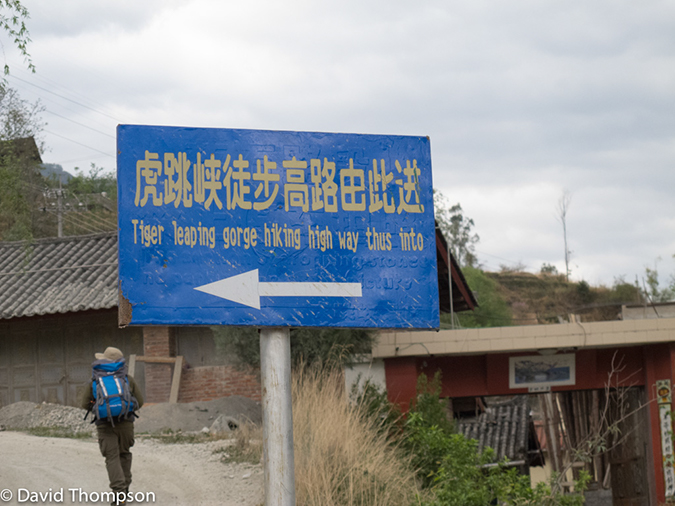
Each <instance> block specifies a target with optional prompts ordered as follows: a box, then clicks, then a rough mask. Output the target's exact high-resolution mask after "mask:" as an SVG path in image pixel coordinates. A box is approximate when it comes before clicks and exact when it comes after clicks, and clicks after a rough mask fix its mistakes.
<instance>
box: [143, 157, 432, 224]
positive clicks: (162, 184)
mask: <svg viewBox="0 0 675 506" xmlns="http://www.w3.org/2000/svg"><path fill="white" fill-rule="evenodd" d="M368 163H369V164H370V165H367V166H365V167H364V166H363V165H362V166H360V167H359V166H358V165H357V163H355V160H354V159H353V158H350V159H349V161H348V162H347V163H345V164H344V166H342V167H339V166H338V164H337V163H336V162H335V161H332V160H329V159H328V158H323V159H319V158H312V159H310V160H301V159H297V158H296V157H295V156H293V157H292V158H291V159H290V160H278V161H274V160H270V159H269V157H268V156H267V155H265V156H263V157H262V159H256V160H254V161H250V160H247V159H246V158H244V156H243V155H242V154H241V153H239V154H237V155H236V156H231V155H230V154H227V155H226V156H225V159H219V158H217V157H216V155H215V154H214V153H211V154H210V155H209V156H208V158H207V157H206V155H205V154H203V153H201V152H199V153H196V154H195V155H194V156H192V155H190V156H189V155H188V153H186V152H179V153H162V154H161V156H160V153H152V152H150V151H147V150H146V151H145V155H144V158H143V159H142V160H138V161H137V162H136V193H135V198H134V204H135V206H136V207H145V206H155V207H160V206H169V205H170V206H173V207H174V208H178V207H180V206H182V207H184V208H190V207H192V206H193V205H200V206H203V208H204V209H206V210H211V209H218V210H221V209H223V208H226V209H227V210H236V209H244V210H254V211H264V210H267V209H271V208H272V207H273V205H275V202H276V201H277V199H282V200H283V201H282V202H277V204H278V205H279V207H283V209H284V210H285V211H286V212H288V211H292V210H294V209H296V210H300V211H302V212H324V213H336V212H338V211H347V212H369V213H378V212H382V213H386V214H392V213H398V214H401V213H423V212H424V205H423V204H422V200H421V198H420V193H421V188H420V174H421V169H420V167H418V166H417V160H415V159H413V160H403V161H399V160H395V161H394V163H393V167H387V163H386V162H385V160H384V159H379V160H378V159H372V163H371V162H368ZM280 166H281V168H282V169H283V170H282V171H280V170H279V167H280ZM282 176H283V178H282Z"/></svg>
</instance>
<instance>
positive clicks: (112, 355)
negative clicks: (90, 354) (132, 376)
mask: <svg viewBox="0 0 675 506" xmlns="http://www.w3.org/2000/svg"><path fill="white" fill-rule="evenodd" d="M94 356H95V357H96V360H103V359H106V360H110V361H111V362H117V361H118V360H119V359H121V358H124V353H122V352H121V351H120V350H119V349H118V348H115V347H113V346H108V347H107V348H106V349H105V351H104V352H103V353H94Z"/></svg>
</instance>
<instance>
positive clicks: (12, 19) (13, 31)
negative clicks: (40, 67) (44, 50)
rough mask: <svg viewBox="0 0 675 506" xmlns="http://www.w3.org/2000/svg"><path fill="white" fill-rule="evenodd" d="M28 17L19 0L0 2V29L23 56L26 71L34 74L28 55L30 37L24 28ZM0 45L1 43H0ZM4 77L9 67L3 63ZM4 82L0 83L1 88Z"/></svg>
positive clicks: (26, 10) (33, 66) (3, 0)
mask: <svg viewBox="0 0 675 506" xmlns="http://www.w3.org/2000/svg"><path fill="white" fill-rule="evenodd" d="M29 17H30V15H29V14H28V9H26V8H25V7H24V6H23V5H22V4H21V2H20V0H0V28H2V29H3V30H4V31H5V32H6V33H7V35H9V37H10V38H11V39H12V42H13V43H14V45H15V46H16V48H17V49H18V50H19V52H20V53H21V56H23V58H24V61H25V62H26V65H27V66H28V69H29V70H31V71H32V72H35V65H33V60H32V59H31V57H30V54H29V53H28V43H29V42H30V36H29V33H28V28H27V27H26V20H27V19H28V18H29ZM0 44H1V43H0ZM4 74H5V76H7V75H9V65H8V64H7V62H5V67H4ZM5 84H6V81H5V80H3V81H2V87H4V85H5Z"/></svg>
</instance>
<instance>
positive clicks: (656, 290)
mask: <svg viewBox="0 0 675 506" xmlns="http://www.w3.org/2000/svg"><path fill="white" fill-rule="evenodd" d="M658 260H660V259H657V261H658ZM644 283H645V286H644V295H645V297H646V299H647V301H649V302H650V303H651V304H654V303H657V302H669V301H671V300H673V299H675V280H671V284H670V286H666V287H664V288H661V286H660V282H659V271H658V269H657V268H656V265H654V268H653V269H650V268H649V267H645V279H644Z"/></svg>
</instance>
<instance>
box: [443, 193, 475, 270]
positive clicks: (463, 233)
mask: <svg viewBox="0 0 675 506" xmlns="http://www.w3.org/2000/svg"><path fill="white" fill-rule="evenodd" d="M434 210H435V214H436V221H437V222H438V226H439V227H440V229H441V232H443V235H444V236H445V238H446V239H447V241H448V245H449V246H450V251H451V252H452V256H454V257H455V260H457V263H458V264H459V265H460V266H461V267H466V266H470V267H475V266H476V265H477V264H478V259H477V257H476V244H477V243H478V241H479V240H480V237H479V236H478V234H476V233H475V232H474V231H473V227H474V222H473V220H472V219H471V218H467V217H466V216H464V211H463V210H462V206H461V205H460V204H459V203H457V204H455V205H454V206H452V207H450V208H448V201H447V199H446V198H445V196H444V195H443V194H442V193H441V192H440V191H438V190H434Z"/></svg>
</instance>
